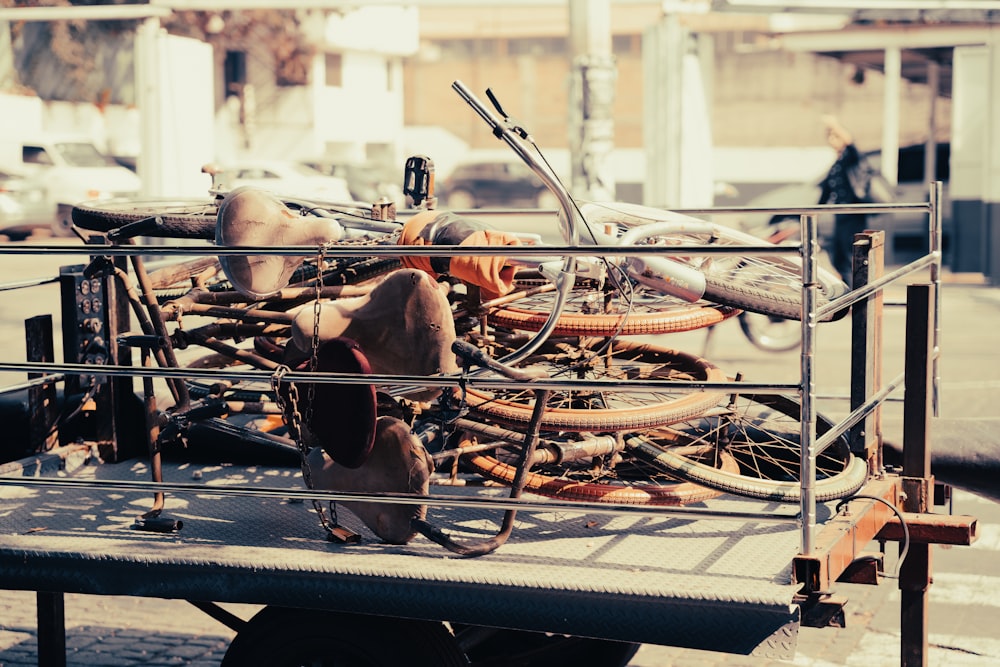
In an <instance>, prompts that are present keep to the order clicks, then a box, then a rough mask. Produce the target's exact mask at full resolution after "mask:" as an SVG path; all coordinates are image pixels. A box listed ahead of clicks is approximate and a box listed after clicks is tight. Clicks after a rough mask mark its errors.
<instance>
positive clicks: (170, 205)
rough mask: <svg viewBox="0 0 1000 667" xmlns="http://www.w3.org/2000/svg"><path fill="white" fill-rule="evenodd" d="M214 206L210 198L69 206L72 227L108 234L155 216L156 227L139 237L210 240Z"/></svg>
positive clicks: (88, 203) (103, 202)
mask: <svg viewBox="0 0 1000 667" xmlns="http://www.w3.org/2000/svg"><path fill="white" fill-rule="evenodd" d="M218 212H219V207H218V203H217V202H216V200H214V199H200V200H199V199H189V200H184V199H138V200H133V199H108V200H101V201H94V202H85V203H83V204H77V205H76V206H74V207H73V224H75V225H76V226H77V227H82V228H83V229H89V230H91V231H95V232H108V231H110V230H112V229H116V228H118V227H121V226H122V225H125V224H128V223H130V222H138V221H140V220H146V219H148V218H153V217H158V218H159V219H160V221H161V225H159V227H158V228H157V229H156V230H154V231H152V232H150V233H144V234H143V236H155V237H160V238H179V239H214V238H215V221H216V216H217V215H218Z"/></svg>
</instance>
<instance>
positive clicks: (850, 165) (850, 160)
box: [819, 116, 868, 286]
mask: <svg viewBox="0 0 1000 667" xmlns="http://www.w3.org/2000/svg"><path fill="white" fill-rule="evenodd" d="M823 123H824V125H825V126H826V139H827V141H828V142H829V143H830V146H831V147H832V148H833V150H835V151H837V159H836V161H834V163H833V165H832V166H831V167H830V171H829V172H828V173H827V175H826V178H824V179H823V183H822V192H821V194H820V198H819V203H820V204H857V203H860V202H861V199H859V198H858V196H857V194H856V192H855V189H854V187H852V183H851V172H852V171H855V170H857V169H858V168H859V167H860V164H861V155H860V154H859V153H858V149H857V148H856V147H855V146H854V140H853V138H852V137H851V133H850V132H848V131H847V130H846V129H845V128H844V127H843V126H842V125H841V124H840V123H839V122H837V119H836V118H834V117H833V116H823ZM867 223H868V216H867V214H865V213H838V214H837V215H835V216H834V223H833V242H832V246H831V247H830V261H831V263H832V264H833V267H834V268H835V269H836V270H837V272H838V273H839V274H840V276H841V278H842V279H843V281H844V282H845V283H847V285H848V286H852V285H851V283H852V274H853V260H854V251H853V249H852V246H853V245H854V235H855V234H859V233H861V232H863V231H864V230H865V228H866V225H867Z"/></svg>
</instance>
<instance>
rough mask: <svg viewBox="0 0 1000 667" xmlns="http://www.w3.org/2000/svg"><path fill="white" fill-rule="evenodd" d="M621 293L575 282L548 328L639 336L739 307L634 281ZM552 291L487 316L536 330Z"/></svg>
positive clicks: (708, 322)
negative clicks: (689, 298) (628, 293)
mask: <svg viewBox="0 0 1000 667" xmlns="http://www.w3.org/2000/svg"><path fill="white" fill-rule="evenodd" d="M636 292H637V294H636V295H635V296H634V297H633V298H630V299H625V298H623V297H622V295H621V294H620V293H619V292H617V291H615V292H610V293H605V292H602V291H600V290H586V289H585V288H581V287H579V286H577V287H575V288H574V289H573V290H572V291H571V293H570V295H569V299H568V300H567V302H566V306H565V307H564V309H563V312H562V314H561V315H560V316H559V319H557V320H556V324H555V327H554V328H553V330H552V334H551V335H553V336H612V335H620V336H640V335H646V336H649V335H656V334H666V333H679V332H682V331H693V330H695V329H701V328H703V327H708V326H712V325H714V324H719V323H720V322H722V321H724V320H726V319H728V318H730V317H732V316H733V315H736V314H737V313H738V312H739V311H738V310H737V309H735V308H731V307H729V306H724V305H719V304H714V303H708V302H700V303H695V304H692V303H688V302H686V301H681V300H680V299H675V298H673V297H670V296H666V295H663V294H660V293H659V292H653V291H651V290H647V289H645V288H641V287H637V288H636ZM554 300H555V294H553V293H551V292H544V293H540V294H534V295H531V296H528V297H524V298H522V299H518V300H517V301H515V302H513V304H510V305H505V306H501V307H498V308H495V309H493V310H491V311H490V312H489V314H488V322H489V323H490V324H491V325H492V326H495V327H505V328H508V329H515V330H518V331H540V330H541V328H542V326H544V325H545V323H546V321H547V320H548V317H549V313H550V312H551V311H552V303H553V302H554Z"/></svg>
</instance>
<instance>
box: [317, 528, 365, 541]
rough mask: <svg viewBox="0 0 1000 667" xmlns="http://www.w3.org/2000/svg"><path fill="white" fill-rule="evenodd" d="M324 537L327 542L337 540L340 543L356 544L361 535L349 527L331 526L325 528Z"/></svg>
mask: <svg viewBox="0 0 1000 667" xmlns="http://www.w3.org/2000/svg"><path fill="white" fill-rule="evenodd" d="M326 539H327V541H328V542H338V543H340V544H357V543H358V542H360V541H361V536H360V535H358V534H357V533H355V532H354V531H353V530H351V529H349V528H344V527H343V526H333V527H331V528H328V529H327V535H326Z"/></svg>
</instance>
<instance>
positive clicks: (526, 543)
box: [0, 460, 827, 657]
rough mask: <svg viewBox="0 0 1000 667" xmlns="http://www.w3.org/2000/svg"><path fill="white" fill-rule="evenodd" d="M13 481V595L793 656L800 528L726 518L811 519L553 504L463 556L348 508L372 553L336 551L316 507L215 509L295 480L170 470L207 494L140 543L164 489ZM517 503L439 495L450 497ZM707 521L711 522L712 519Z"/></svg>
mask: <svg viewBox="0 0 1000 667" xmlns="http://www.w3.org/2000/svg"><path fill="white" fill-rule="evenodd" d="M35 472H36V473H37V471H35ZM12 474H14V475H16V474H18V471H17V470H10V469H8V471H7V479H4V480H3V484H2V485H0V516H2V517H3V520H2V522H0V589H8V590H40V591H58V592H75V593H85V594H96V595H132V596H141V597H160V598H176V599H187V600H195V601H214V602H237V603H254V604H265V605H280V606H291V607H300V608H311V609H324V610H336V611H349V612H355V613H365V614H375V615H392V616H399V617H404V618H420V619H431V620H447V621H451V622H459V623H466V624H474V625H485V626H492V627H504V628H511V629H519V630H529V631H544V632H553V633H565V634H573V635H579V636H589V637H594V638H600V639H610V640H623V641H629V642H639V643H654V644H663V645H671V646H681V647H689V648H697V649H711V650H713V651H724V652H731V653H739V654H757V655H768V656H773V657H791V656H792V655H794V650H795V640H796V635H797V631H798V626H799V616H800V610H799V607H798V606H797V605H796V604H795V602H794V601H793V597H794V595H795V593H796V589H797V588H798V586H797V585H795V584H793V583H792V571H791V569H792V568H791V564H792V559H793V557H795V555H796V553H797V551H798V549H799V546H800V545H799V538H800V533H799V529H798V526H797V524H796V523H795V522H791V521H784V522H780V523H779V522H772V521H757V520H746V519H745V518H738V517H734V518H725V517H726V513H728V512H733V513H736V514H741V513H745V512H761V511H776V512H778V513H779V514H781V515H783V516H786V517H787V516H789V515H790V513H793V512H794V511H795V510H796V509H797V508H796V507H789V506H779V505H773V504H768V503H764V502H759V501H747V500H743V499H735V498H731V497H725V496H724V497H721V498H719V499H716V500H712V501H709V502H707V503H704V504H699V505H697V506H695V507H694V508H692V510H689V511H693V512H694V514H690V515H689V514H685V509H684V508H680V509H679V510H677V509H674V510H672V509H670V508H663V509H661V510H657V509H655V508H644V509H641V510H637V511H636V512H635V513H630V512H624V511H623V512H620V513H605V512H600V511H597V512H593V513H587V512H582V511H579V510H574V509H573V508H572V507H568V508H565V509H563V508H561V507H559V506H558V505H555V504H553V505H555V506H554V508H553V510H551V511H530V512H528V511H519V513H518V520H517V524H516V527H515V529H514V532H513V534H512V536H511V538H510V539H509V541H508V542H507V543H506V544H505V545H504V546H502V547H501V548H500V549H499V550H497V551H496V552H494V553H492V554H489V555H486V556H482V557H478V558H462V557H457V556H455V555H454V554H452V553H450V552H448V551H446V550H445V549H443V548H442V547H440V546H438V545H436V544H434V543H432V542H430V541H429V540H427V539H425V538H423V537H417V538H416V539H414V540H413V541H412V542H411V543H409V544H407V545H405V546H390V545H386V544H382V543H380V542H379V541H378V538H376V537H375V536H374V535H373V534H371V533H370V532H369V531H368V530H367V529H366V528H365V527H364V526H363V524H361V523H360V521H358V520H357V519H356V518H355V517H354V516H353V515H351V514H350V513H349V512H347V511H346V510H344V509H341V510H340V512H339V515H340V516H339V518H340V520H341V523H343V524H344V525H346V526H348V527H350V528H352V529H354V530H355V531H357V532H358V533H360V534H361V535H362V540H361V542H360V543H356V544H335V543H331V542H328V541H326V540H325V536H324V532H323V530H322V528H321V527H320V525H319V523H318V520H317V517H316V514H315V512H314V511H313V509H312V506H311V503H309V502H300V501H296V500H291V501H289V500H287V499H281V498H278V497H252V496H251V497H248V496H244V495H225V496H219V495H213V490H218V489H220V488H223V487H229V488H233V487H243V488H268V489H286V488H287V489H289V490H290V491H301V490H303V489H304V486H303V484H302V481H301V477H300V474H299V472H298V471H297V470H295V469H289V468H273V467H255V466H239V465H209V464H195V463H169V464H165V465H164V470H163V477H164V482H165V483H167V484H170V483H176V484H178V485H196V486H199V487H201V488H203V489H204V490H203V491H201V490H200V489H196V490H192V491H191V492H183V493H171V494H168V495H167V499H166V508H165V510H164V516H168V517H170V518H173V519H176V520H180V521H182V522H183V528H182V529H181V530H180V531H177V532H172V533H153V532H145V531H138V530H135V529H133V527H132V526H133V522H134V520H135V518H136V517H137V516H138V515H140V514H142V513H143V512H145V511H147V510H148V509H149V507H150V506H151V504H152V498H151V494H150V493H148V492H137V491H130V490H122V489H110V490H109V489H98V488H95V487H94V486H92V485H87V486H86V487H75V486H74V487H68V486H53V487H49V486H17V485H15V484H16V482H15V481H14V480H13V479H11V477H10V475H12ZM20 474H32V471H31V470H30V469H24V470H22V471H21V473H20ZM47 478H48V479H59V480H70V482H73V481H78V480H79V481H83V480H90V481H101V480H110V481H112V482H123V481H124V482H128V481H146V480H149V478H150V471H149V468H148V466H147V464H146V462H145V461H142V460H131V461H126V462H122V463H117V464H92V463H84V464H80V465H76V466H70V467H69V468H67V469H66V470H64V471H60V472H58V473H56V474H54V475H53V474H46V475H42V476H41V479H43V480H44V479H47ZM22 479H23V478H22ZM8 480H9V481H8ZM216 493H218V491H216ZM507 494H508V490H507V489H505V488H497V487H494V488H489V487H479V488H474V487H454V486H452V487H432V495H433V496H435V497H437V496H439V495H448V496H451V497H455V498H496V499H503V498H506V497H507ZM525 499H526V500H538V501H543V502H549V501H544V499H541V498H538V497H531V496H526V497H525ZM703 510H704V511H705V512H712V513H713V516H711V517H705V516H700V513H701V512H702V511H703ZM716 512H718V513H720V514H719V515H718V516H716V515H714V513H716ZM826 514H827V513H826V512H825V510H823V508H821V511H820V515H821V516H825V515H826ZM501 516H502V511H500V510H497V509H480V508H478V507H443V506H442V507H431V508H429V510H428V519H429V521H430V522H431V523H433V524H434V525H435V526H437V527H439V528H441V529H443V530H445V531H446V532H448V533H449V534H451V535H452V536H454V537H455V538H457V539H464V540H477V539H482V538H485V537H490V536H491V535H493V534H495V532H496V530H497V527H498V525H499V521H500V519H501Z"/></svg>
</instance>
